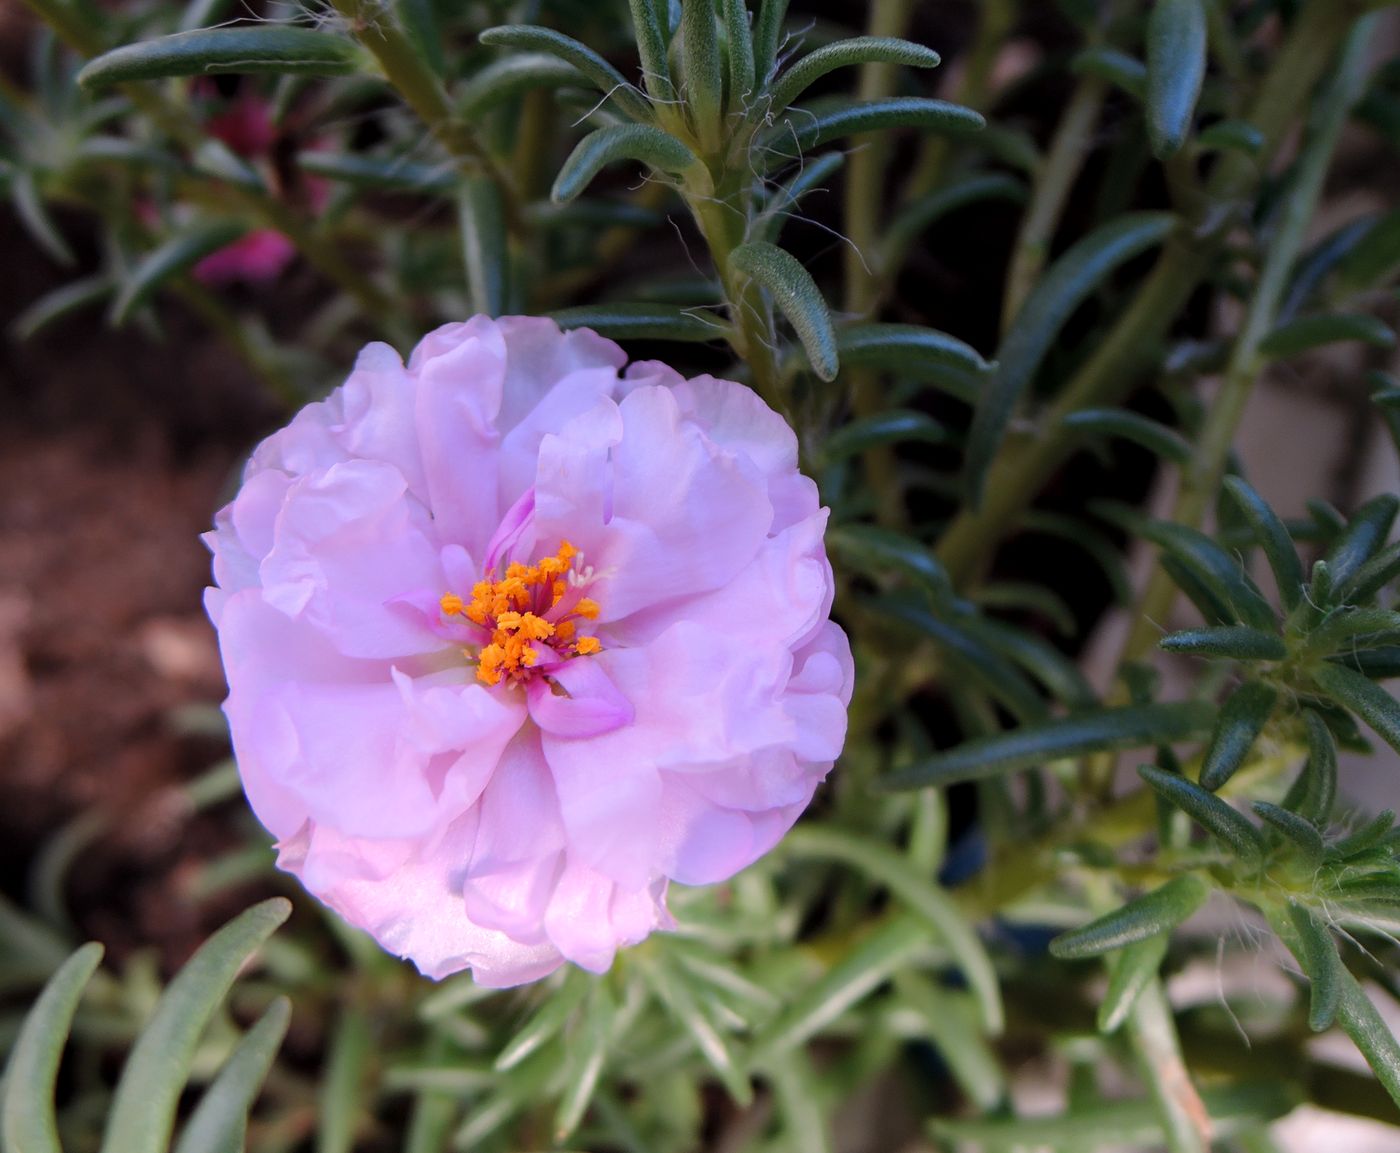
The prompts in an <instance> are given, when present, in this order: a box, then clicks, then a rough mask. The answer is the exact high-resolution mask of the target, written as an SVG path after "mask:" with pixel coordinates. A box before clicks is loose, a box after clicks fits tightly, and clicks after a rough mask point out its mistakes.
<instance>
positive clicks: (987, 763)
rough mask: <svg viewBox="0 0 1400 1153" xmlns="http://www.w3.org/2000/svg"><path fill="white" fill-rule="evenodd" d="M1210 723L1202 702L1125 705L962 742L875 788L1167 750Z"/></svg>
mask: <svg viewBox="0 0 1400 1153" xmlns="http://www.w3.org/2000/svg"><path fill="white" fill-rule="evenodd" d="M1214 721H1215V708H1214V707H1213V706H1212V705H1209V704H1206V703H1205V702H1204V701H1179V702H1171V703H1163V704H1151V705H1130V706H1126V707H1123V708H1116V709H1104V710H1103V711H1101V712H1097V713H1085V714H1079V715H1076V716H1069V717H1057V718H1055V719H1054V720H1048V721H1042V722H1041V723H1039V724H1036V725H1023V726H1022V727H1021V728H1019V729H1014V730H1012V731H1011V732H1006V733H998V734H996V735H995V736H990V737H978V738H976V739H974V740H970V741H964V742H963V743H962V744H960V745H958V746H957V747H955V748H952V749H949V750H947V751H946V752H942V753H939V754H938V755H937V756H934V757H931V758H929V759H928V760H926V761H922V762H920V763H918V764H915V765H910V766H908V767H907V768H904V769H901V770H899V771H897V772H894V773H891V774H889V775H888V776H886V777H885V778H883V779H882V780H881V781H880V782H879V787H880V788H881V789H883V790H899V789H918V788H923V787H924V786H926V785H944V784H950V783H952V782H953V781H962V780H980V779H984V778H987V777H994V776H999V775H1001V774H1004V773H1013V772H1017V771H1018V770H1020V769H1029V768H1033V767H1035V766H1036V765H1041V764H1044V763H1045V762H1046V761H1053V760H1061V759H1064V758H1066V757H1083V756H1088V755H1089V754H1091V753H1103V752H1111V751H1115V750H1119V749H1140V748H1146V747H1148V746H1151V745H1170V744H1174V743H1175V742H1177V741H1186V740H1194V739H1196V738H1199V737H1203V736H1205V735H1206V734H1207V733H1208V732H1210V728H1211V725H1212V724H1213V723H1214ZM1212 799H1213V798H1212Z"/></svg>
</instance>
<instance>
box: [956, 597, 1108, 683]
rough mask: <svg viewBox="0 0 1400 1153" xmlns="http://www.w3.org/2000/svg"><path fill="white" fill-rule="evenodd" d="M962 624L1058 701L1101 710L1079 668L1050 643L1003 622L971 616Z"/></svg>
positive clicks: (960, 619)
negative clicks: (1043, 687)
mask: <svg viewBox="0 0 1400 1153" xmlns="http://www.w3.org/2000/svg"><path fill="white" fill-rule="evenodd" d="M950 595H951V594H950ZM958 624H959V626H960V627H961V628H962V629H963V630H964V631H965V632H967V633H970V634H971V635H972V636H973V637H975V638H976V639H978V640H980V641H981V642H982V643H983V644H985V645H986V646H987V647H988V648H989V649H991V650H992V651H993V652H996V653H1000V654H1001V655H1002V656H1004V657H1005V658H1006V659H1007V660H1009V661H1011V662H1012V663H1013V664H1016V665H1018V666H1020V667H1021V668H1022V669H1024V670H1025V671H1026V672H1027V673H1028V674H1030V675H1031V676H1032V677H1034V678H1035V679H1036V680H1037V681H1039V682H1040V683H1041V684H1042V685H1044V686H1045V687H1046V688H1047V689H1048V690H1049V691H1050V693H1051V695H1052V696H1054V697H1055V699H1056V700H1060V701H1063V702H1064V703H1065V704H1066V705H1068V706H1069V707H1070V708H1071V709H1090V708H1095V707H1097V705H1098V694H1097V693H1095V692H1094V690H1093V688H1092V687H1091V686H1090V684H1089V682H1088V681H1087V680H1085V679H1084V674H1083V673H1081V672H1080V671H1079V666H1078V665H1077V664H1075V663H1074V661H1073V660H1071V659H1070V658H1068V657H1066V656H1065V655H1064V654H1063V653H1061V652H1060V650H1059V649H1057V648H1056V647H1055V646H1054V645H1053V644H1051V643H1050V642H1048V641H1046V640H1042V639H1041V638H1040V637H1038V636H1036V635H1035V634H1033V633H1028V632H1026V631H1025V630H1024V629H1019V628H1015V627H1013V626H1012V625H1009V624H1006V623H1005V622H1003V621H999V620H994V619H993V618H991V617H985V616H981V615H978V614H974V613H971V612H968V613H962V614H960V615H959V617H958Z"/></svg>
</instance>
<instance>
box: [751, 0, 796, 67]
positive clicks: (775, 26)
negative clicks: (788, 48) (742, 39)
mask: <svg viewBox="0 0 1400 1153" xmlns="http://www.w3.org/2000/svg"><path fill="white" fill-rule="evenodd" d="M787 6H788V0H759V6H758V19H757V20H756V21H755V22H754V31H753V57H754V72H755V74H756V76H757V78H758V83H759V84H760V85H763V84H767V83H768V81H769V79H771V77H772V73H773V69H774V68H775V66H776V65H777V60H778V52H779V49H780V48H781V47H782V44H781V41H782V34H783V17H784V16H785V15H787Z"/></svg>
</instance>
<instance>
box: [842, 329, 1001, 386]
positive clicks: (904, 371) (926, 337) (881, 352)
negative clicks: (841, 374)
mask: <svg viewBox="0 0 1400 1153" xmlns="http://www.w3.org/2000/svg"><path fill="white" fill-rule="evenodd" d="M836 348H837V352H838V353H839V354H840V357H841V360H842V363H844V364H846V365H848V366H850V367H854V368H881V369H888V370H890V371H892V372H898V373H900V374H901V376H903V377H906V378H912V379H928V380H930V381H931V382H932V383H933V384H935V385H936V386H937V385H943V384H944V383H945V381H947V380H949V379H951V378H949V377H948V374H947V373H946V372H945V371H944V370H946V369H953V370H956V371H957V372H959V373H960V374H966V375H960V376H958V377H957V378H956V379H957V381H959V382H961V381H963V380H968V379H971V380H972V382H973V389H974V390H975V389H976V382H977V380H978V379H979V378H980V377H982V376H983V375H984V374H985V373H987V372H988V371H989V370H990V368H991V366H990V365H989V364H988V363H987V362H986V361H985V360H983V359H982V356H981V354H979V353H978V352H977V350H976V349H975V348H973V347H972V346H971V345H969V344H965V343H964V342H963V341H961V340H959V339H958V338H957V337H955V336H949V335H948V334H947V333H946V332H939V331H938V330H937V329H934V328H924V327H922V326H921V325H917V324H851V325H846V326H844V327H843V328H840V329H838V330H837V333H836ZM951 391H954V394H955V395H959V398H960V399H965V400H970V399H972V398H973V397H975V395H976V393H975V391H973V392H971V393H967V392H965V391H964V390H963V389H962V388H961V387H957V388H954V389H951Z"/></svg>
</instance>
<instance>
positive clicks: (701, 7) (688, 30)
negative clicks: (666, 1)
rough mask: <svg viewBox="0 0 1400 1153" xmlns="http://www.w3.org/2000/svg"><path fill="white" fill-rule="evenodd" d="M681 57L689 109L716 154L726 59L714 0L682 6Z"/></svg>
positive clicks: (705, 145) (708, 147)
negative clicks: (716, 20) (723, 56)
mask: <svg viewBox="0 0 1400 1153" xmlns="http://www.w3.org/2000/svg"><path fill="white" fill-rule="evenodd" d="M678 57H679V62H680V66H681V91H682V92H684V93H685V110H686V112H687V114H688V116H689V119H690V123H691V127H692V128H693V129H694V131H695V132H696V134H697V135H698V137H699V138H700V141H701V144H702V146H703V148H704V150H705V152H706V154H707V155H712V154H713V150H714V149H715V148H717V147H718V146H719V144H720V134H721V132H722V131H723V124H724V61H723V59H722V58H721V56H720V50H719V29H718V26H717V25H716V23H715V6H714V4H713V2H712V0H703V2H702V3H700V4H682V5H681V29H680V52H679V54H678Z"/></svg>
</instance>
